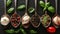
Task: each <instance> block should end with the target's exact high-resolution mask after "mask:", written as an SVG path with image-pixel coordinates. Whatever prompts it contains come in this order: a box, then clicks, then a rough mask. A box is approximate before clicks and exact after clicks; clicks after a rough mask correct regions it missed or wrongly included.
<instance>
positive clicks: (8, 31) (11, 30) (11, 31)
mask: <svg viewBox="0 0 60 34" xmlns="http://www.w3.org/2000/svg"><path fill="white" fill-rule="evenodd" d="M5 31H6V32H7V33H14V30H13V29H10V30H5Z"/></svg>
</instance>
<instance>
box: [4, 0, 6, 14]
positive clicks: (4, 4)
mask: <svg viewBox="0 0 60 34" xmlns="http://www.w3.org/2000/svg"><path fill="white" fill-rule="evenodd" d="M4 11H5V14H6V0H4Z"/></svg>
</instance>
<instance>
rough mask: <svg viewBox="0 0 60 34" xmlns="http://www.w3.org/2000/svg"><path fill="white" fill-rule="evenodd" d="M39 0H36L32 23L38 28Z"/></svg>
mask: <svg viewBox="0 0 60 34" xmlns="http://www.w3.org/2000/svg"><path fill="white" fill-rule="evenodd" d="M36 11H37V0H35V14H34V15H33V16H32V17H31V24H32V25H33V27H35V28H38V27H39V25H40V16H39V15H38V14H37V12H36Z"/></svg>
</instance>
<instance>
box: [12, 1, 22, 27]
mask: <svg viewBox="0 0 60 34" xmlns="http://www.w3.org/2000/svg"><path fill="white" fill-rule="evenodd" d="M14 2H15V12H14V14H13V15H12V16H11V24H12V26H13V27H14V28H17V27H18V26H19V25H20V21H21V20H20V15H18V14H17V12H16V11H17V6H16V4H17V0H14Z"/></svg>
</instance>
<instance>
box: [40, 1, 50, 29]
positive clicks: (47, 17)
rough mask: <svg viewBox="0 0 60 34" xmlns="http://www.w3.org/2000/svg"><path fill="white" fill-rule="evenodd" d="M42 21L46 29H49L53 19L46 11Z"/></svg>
mask: <svg viewBox="0 0 60 34" xmlns="http://www.w3.org/2000/svg"><path fill="white" fill-rule="evenodd" d="M45 3H47V0H45ZM40 20H41V23H42V24H43V26H44V27H45V28H47V27H48V26H49V25H50V23H51V17H50V16H49V15H48V14H47V11H45V14H44V15H42V17H41V19H40Z"/></svg>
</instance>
